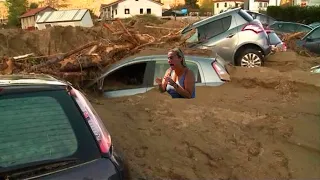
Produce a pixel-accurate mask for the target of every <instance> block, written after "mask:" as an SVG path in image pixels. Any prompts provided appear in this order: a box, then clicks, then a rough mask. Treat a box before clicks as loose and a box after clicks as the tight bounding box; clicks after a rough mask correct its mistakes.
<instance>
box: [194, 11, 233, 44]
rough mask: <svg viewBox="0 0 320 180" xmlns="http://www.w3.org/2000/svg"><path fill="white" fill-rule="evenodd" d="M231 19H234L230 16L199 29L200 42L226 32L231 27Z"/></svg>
mask: <svg viewBox="0 0 320 180" xmlns="http://www.w3.org/2000/svg"><path fill="white" fill-rule="evenodd" d="M231 19H232V17H231V16H228V17H225V18H222V19H219V20H215V21H213V22H210V23H207V24H205V25H203V26H200V27H198V37H199V40H207V39H210V38H212V37H214V36H217V35H219V34H221V33H223V32H225V31H226V30H228V29H229V27H230V25H231Z"/></svg>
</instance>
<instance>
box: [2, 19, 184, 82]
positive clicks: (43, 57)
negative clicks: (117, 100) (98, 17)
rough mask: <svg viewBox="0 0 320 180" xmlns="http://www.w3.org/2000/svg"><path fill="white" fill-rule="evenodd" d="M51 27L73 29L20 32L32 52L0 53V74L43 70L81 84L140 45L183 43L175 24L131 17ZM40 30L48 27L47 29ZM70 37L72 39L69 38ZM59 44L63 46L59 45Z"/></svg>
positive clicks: (180, 44)
mask: <svg viewBox="0 0 320 180" xmlns="http://www.w3.org/2000/svg"><path fill="white" fill-rule="evenodd" d="M137 23H139V25H137ZM135 27H137V28H139V29H142V30H144V31H148V33H143V32H141V30H139V29H137V28H135ZM141 27H143V28H141ZM52 28H53V29H54V31H59V29H60V30H61V29H63V28H69V29H70V30H68V31H76V32H73V35H68V34H66V35H64V36H63V34H64V33H65V31H66V30H65V29H64V30H63V31H62V30H61V32H59V33H55V34H50V37H49V40H48V41H46V40H45V39H46V38H43V39H42V40H41V37H36V38H35V36H41V34H42V36H43V37H44V36H45V34H46V33H45V32H42V31H38V32H37V34H35V33H36V32H28V33H29V35H28V36H27V37H25V36H24V35H21V36H23V37H20V38H21V39H27V41H31V40H33V41H34V42H33V43H30V42H29V44H30V46H27V45H26V46H25V47H26V48H29V49H30V50H29V52H30V51H32V52H30V53H27V54H23V55H21V54H20V55H18V56H9V55H3V57H2V58H1V56H0V74H12V73H46V74H51V75H53V76H56V77H59V78H63V79H65V80H67V81H69V82H71V83H73V84H76V85H78V86H82V85H83V83H84V82H85V81H90V80H92V79H94V78H96V77H97V76H99V75H100V74H101V73H102V72H103V70H104V69H105V68H106V67H108V66H109V65H110V64H112V63H114V62H116V61H118V60H120V59H123V58H125V57H127V56H130V55H133V54H135V53H138V52H139V51H140V50H141V49H143V48H146V47H166V48H170V47H174V46H183V45H184V42H185V40H186V38H181V37H180V32H179V31H180V29H178V28H169V27H161V26H159V27H157V26H152V24H150V23H149V24H148V25H143V22H141V21H140V22H139V21H137V20H134V19H133V20H131V21H130V22H128V23H123V22H122V21H120V20H115V21H113V22H111V23H103V24H102V26H100V27H98V28H97V27H94V28H79V27H77V28H73V27H52ZM44 31H50V29H47V30H44ZM51 31H53V30H52V29H51ZM30 33H33V36H32V37H33V38H30V37H31V36H30ZM58 35H59V36H58ZM46 36H47V35H46ZM54 36H57V37H54ZM74 36H76V37H74ZM12 39H16V38H15V37H14V38H12ZM71 39H75V40H72V41H71ZM36 40H38V45H35V44H37V43H35V41H36ZM65 41H66V42H68V43H65ZM61 42H64V44H61ZM26 44H28V43H26ZM45 44H48V45H47V46H46V45H45ZM8 46H10V45H8ZM67 46H71V47H73V48H72V49H68V51H64V53H61V52H63V50H64V49H67V48H66V47H67ZM45 47H47V48H45ZM61 47H65V48H64V49H61ZM9 49H10V48H9ZM11 49H12V48H11ZM35 49H37V51H36V50H35ZM23 50H25V49H23ZM23 50H21V51H23ZM10 52H12V53H14V51H9V53H8V54H10ZM19 52H20V51H19ZM12 53H11V54H12Z"/></svg>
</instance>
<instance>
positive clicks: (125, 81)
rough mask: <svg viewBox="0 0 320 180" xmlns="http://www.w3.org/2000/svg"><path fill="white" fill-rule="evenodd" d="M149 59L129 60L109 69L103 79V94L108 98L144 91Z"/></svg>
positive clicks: (149, 65)
mask: <svg viewBox="0 0 320 180" xmlns="http://www.w3.org/2000/svg"><path fill="white" fill-rule="evenodd" d="M151 60H152V59H145V60H142V61H139V62H134V61H130V62H128V63H126V64H124V65H121V66H120V67H116V68H114V69H110V70H109V71H108V72H107V75H106V76H105V78H104V81H103V93H104V96H105V97H109V98H110V97H122V96H131V95H135V94H141V93H145V92H146V91H147V84H148V83H149V82H148V81H149V79H150V78H148V75H149V74H148V72H150V68H151V64H150V61H151Z"/></svg>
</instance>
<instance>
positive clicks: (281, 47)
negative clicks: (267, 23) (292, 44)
mask: <svg viewBox="0 0 320 180" xmlns="http://www.w3.org/2000/svg"><path fill="white" fill-rule="evenodd" d="M266 32H267V34H268V36H269V40H270V44H271V46H272V52H273V53H274V52H276V51H282V52H285V51H287V46H286V43H285V42H283V41H282V40H281V39H280V38H279V36H278V35H277V34H276V33H275V32H274V31H273V30H266Z"/></svg>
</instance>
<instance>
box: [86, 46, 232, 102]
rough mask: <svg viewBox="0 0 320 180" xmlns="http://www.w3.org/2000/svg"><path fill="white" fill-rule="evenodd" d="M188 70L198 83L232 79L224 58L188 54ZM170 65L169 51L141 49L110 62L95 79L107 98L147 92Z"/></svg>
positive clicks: (216, 82)
mask: <svg viewBox="0 0 320 180" xmlns="http://www.w3.org/2000/svg"><path fill="white" fill-rule="evenodd" d="M185 61H186V64H187V66H188V68H189V69H191V70H192V71H193V73H194V75H195V80H196V86H219V85H222V84H223V83H225V82H226V81H229V80H230V76H229V74H228V72H227V70H226V68H225V66H226V64H227V62H225V61H224V60H223V59H222V58H221V57H219V56H218V55H215V57H214V58H213V57H209V56H205V55H203V56H200V55H197V56H192V55H185ZM168 68H169V64H168V56H167V54H166V51H158V52H150V53H149V52H148V51H146V52H141V55H139V54H137V55H135V56H131V57H128V58H127V59H124V60H121V61H119V62H117V63H115V64H113V65H111V66H110V67H109V68H108V69H106V71H105V72H104V73H103V74H102V75H101V76H100V77H99V78H97V79H96V80H94V81H93V82H91V83H90V84H88V86H92V85H95V84H97V85H98V90H99V91H101V92H103V94H104V96H105V97H121V96H129V95H135V94H141V93H145V92H147V91H149V90H151V89H153V88H154V87H155V86H156V83H155V79H156V78H157V77H163V75H164V74H165V72H166V70H167V69H168Z"/></svg>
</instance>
